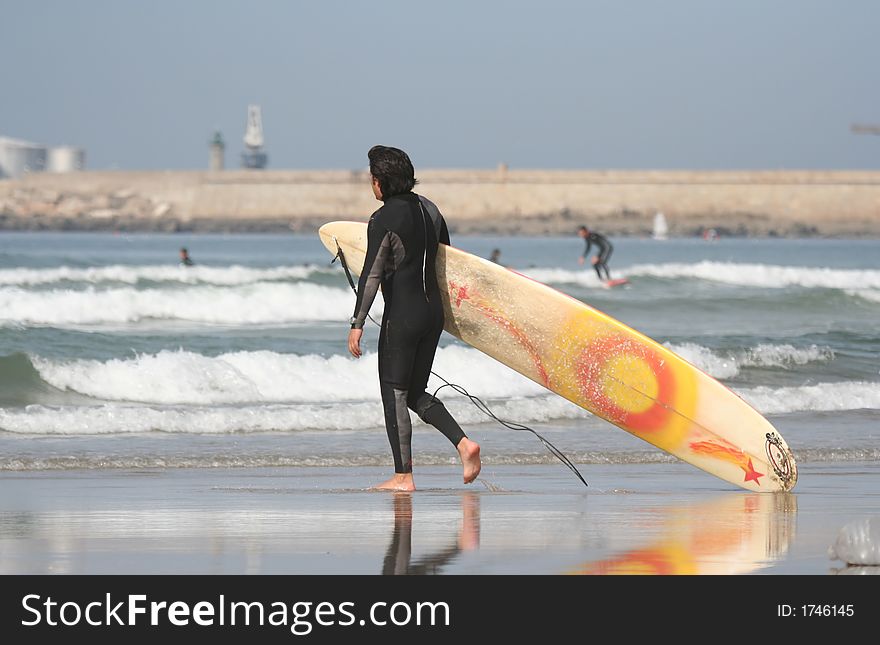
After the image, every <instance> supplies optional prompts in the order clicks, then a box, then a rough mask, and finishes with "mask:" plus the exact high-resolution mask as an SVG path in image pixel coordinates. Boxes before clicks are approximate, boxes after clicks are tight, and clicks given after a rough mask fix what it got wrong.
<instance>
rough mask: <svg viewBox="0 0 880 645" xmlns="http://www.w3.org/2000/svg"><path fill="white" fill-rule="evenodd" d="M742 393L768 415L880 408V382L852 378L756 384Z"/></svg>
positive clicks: (741, 394)
mask: <svg viewBox="0 0 880 645" xmlns="http://www.w3.org/2000/svg"><path fill="white" fill-rule="evenodd" d="M737 392H738V394H739V395H740V396H742V397H743V399H745V400H746V401H747V402H749V403H750V404H751V405H752V406H754V407H755V408H756V409H757V410H759V411H760V412H762V413H764V414H784V413H789V412H826V411H834V410H838V411H843V410H862V409H872V410H876V409H880V383H870V382H863V381H856V382H853V381H849V382H841V383H820V384H818V385H802V386H798V387H780V388H771V387H763V386H762V387H755V388H743V389H739V390H737Z"/></svg>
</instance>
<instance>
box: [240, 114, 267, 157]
mask: <svg viewBox="0 0 880 645" xmlns="http://www.w3.org/2000/svg"><path fill="white" fill-rule="evenodd" d="M244 145H245V151H244V152H242V153H241V167H242V168H254V169H263V168H265V167H266V163H267V162H268V161H269V157H268V155H267V154H266V153H265V151H264V150H263V116H262V112H261V111H260V106H259V105H249V106H248V120H247V128H246V130H245V133H244Z"/></svg>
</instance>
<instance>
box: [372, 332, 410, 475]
mask: <svg viewBox="0 0 880 645" xmlns="http://www.w3.org/2000/svg"><path fill="white" fill-rule="evenodd" d="M382 323H383V324H382V331H381V333H380V334H379V391H380V393H381V395H382V408H383V411H384V413H385V431H386V433H387V434H388V443H389V444H391V455H392V456H393V458H394V476H393V477H392V478H391V479H389V480H387V481H385V482H382V483H381V484H379V485H378V486H375V488H378V489H382V490H403V491H407V490H415V484H414V483H413V475H412V420H411V419H410V416H409V409H408V408H407V406H406V400H407V390H406V386H401V384H400V380H399V375H400V373H401V366H400V364H399V361H398V360H397V359H398V358H400V357H401V356H400V352H399V351H398V350H399V348H398V347H395V344H394V342H393V341H394V340H395V339H393V338H389V336H390V335H389V333H388V328H387V325H386V321H385V320H383V321H382ZM410 360H411V359H410Z"/></svg>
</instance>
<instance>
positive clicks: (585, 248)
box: [581, 237, 592, 258]
mask: <svg viewBox="0 0 880 645" xmlns="http://www.w3.org/2000/svg"><path fill="white" fill-rule="evenodd" d="M584 239H585V240H586V245H585V246H584V252H583V253H582V254H581V257H582V258H585V257H587V254H588V253H589V252H590V247H591V246H592V242H590V238H589V237H586V238H584Z"/></svg>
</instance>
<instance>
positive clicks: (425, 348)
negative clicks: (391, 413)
mask: <svg viewBox="0 0 880 645" xmlns="http://www.w3.org/2000/svg"><path fill="white" fill-rule="evenodd" d="M442 331H443V330H442V329H440V330H439V331H437V332H436V333H431V334H429V335H428V336H426V337H425V338H424V339H422V341H421V342H420V343H419V346H418V348H417V349H416V356H415V362H414V364H413V373H412V378H411V381H410V390H409V399H408V401H407V403H408V405H409V407H410V409H412V410H413V411H414V412H415V413H416V414H418V415H419V418H420V419H421V420H422V421H424V422H425V423H428V424H430V425H432V426H434V427H435V428H437V429H438V430H439V431H440V432H442V433H443V436H445V437H446V438H447V439H449V441H450V442H451V443H452V445H453V446H455V449H456V450H457V451H458V455H459V457H460V458H461V463H462V466H463V468H464V482H465V483H466V484H469V483H471V482H472V481H474V480H475V479H476V478H477V475H479V474H480V468H481V462H480V446H479V444H477V443H476V442H475V441H471V440H470V439H468V437H467V435H465V433H464V430H462V429H461V426H460V425H458V422H457V421H456V420H455V419H454V418H453V416H452V415H451V414H449V410H447V409H446V406H445V405H443V403H442V402H441V401H440V399H438V398H437V397H435V396H434V395H432V394H428V392H426V391H425V390H426V388H427V387H428V377H429V376H430V374H431V366H432V364H433V362H434V354H435V353H436V351H437V342H438V341H439V340H440V333H441V332H442Z"/></svg>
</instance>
